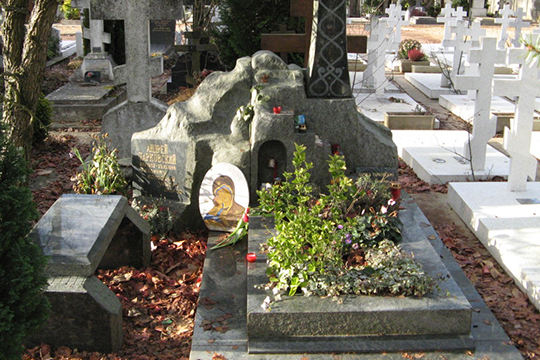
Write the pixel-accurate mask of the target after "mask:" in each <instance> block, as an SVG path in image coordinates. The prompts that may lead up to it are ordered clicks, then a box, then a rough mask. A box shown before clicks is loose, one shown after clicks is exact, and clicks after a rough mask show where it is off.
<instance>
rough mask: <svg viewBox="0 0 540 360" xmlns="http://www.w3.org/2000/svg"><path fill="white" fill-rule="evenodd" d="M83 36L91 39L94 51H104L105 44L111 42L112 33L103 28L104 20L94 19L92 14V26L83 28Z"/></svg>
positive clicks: (91, 46)
mask: <svg viewBox="0 0 540 360" xmlns="http://www.w3.org/2000/svg"><path fill="white" fill-rule="evenodd" d="M83 36H84V38H85V39H89V40H90V48H91V51H92V52H93V53H104V52H105V44H110V43H111V34H109V33H106V32H105V31H104V30H103V20H92V15H90V28H89V29H87V28H83Z"/></svg>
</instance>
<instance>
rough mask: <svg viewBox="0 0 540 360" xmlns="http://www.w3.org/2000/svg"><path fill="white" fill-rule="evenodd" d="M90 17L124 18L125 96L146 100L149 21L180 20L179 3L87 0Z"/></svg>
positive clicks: (171, 0) (148, 89)
mask: <svg viewBox="0 0 540 360" xmlns="http://www.w3.org/2000/svg"><path fill="white" fill-rule="evenodd" d="M90 5H91V7H90V9H91V11H92V16H94V17H95V18H96V19H101V20H124V33H125V39H126V71H127V74H128V76H127V78H128V81H127V86H126V88H127V96H128V100H129V101H131V102H149V101H150V99H151V97H152V87H151V84H150V79H151V71H150V20H171V19H180V18H181V17H182V14H183V9H182V4H181V2H180V3H179V2H178V1H175V0H161V1H160V2H159V6H156V4H155V1H152V0H117V1H110V2H109V1H103V0H91V1H90Z"/></svg>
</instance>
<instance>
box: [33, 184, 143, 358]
mask: <svg viewBox="0 0 540 360" xmlns="http://www.w3.org/2000/svg"><path fill="white" fill-rule="evenodd" d="M29 236H30V237H31V238H32V239H33V240H34V241H35V242H36V243H37V244H38V245H39V246H40V247H41V249H42V251H43V253H44V254H45V255H46V256H47V257H48V263H47V267H46V269H45V271H46V274H47V276H48V277H49V279H48V283H49V285H48V288H47V290H46V291H45V295H46V296H47V298H48V299H49V302H50V303H51V314H50V316H49V319H48V321H47V322H46V323H45V324H44V325H43V326H42V327H41V328H40V329H39V330H38V331H36V332H35V334H34V335H33V336H32V338H30V339H28V341H27V345H31V346H35V345H39V344H41V343H47V344H49V345H51V346H53V347H57V346H68V347H70V348H77V349H79V350H85V351H100V352H115V351H119V350H120V349H121V347H122V338H123V333H122V306H121V304H120V301H119V300H118V299H117V298H116V296H115V295H114V293H113V292H112V291H111V290H109V288H108V287H107V286H105V285H104V284H103V283H102V282H101V281H100V280H99V279H98V278H97V277H95V276H94V273H95V271H96V269H98V268H118V267H121V266H125V265H129V266H133V267H137V268H140V267H143V266H146V265H148V263H149V261H150V226H149V225H148V223H147V222H146V221H145V220H143V219H142V218H141V217H140V215H139V214H138V213H137V212H136V211H135V210H134V209H133V208H132V207H131V206H130V205H129V204H128V202H127V199H126V198H125V197H123V196H113V195H110V196H98V195H62V197H60V199H58V200H57V201H56V202H55V203H54V204H53V206H52V207H51V208H50V209H49V211H47V213H46V214H45V215H44V216H43V217H42V218H41V220H40V221H39V222H38V223H37V225H36V226H35V227H34V228H33V229H32V231H31V232H30V234H29Z"/></svg>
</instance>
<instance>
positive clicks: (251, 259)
mask: <svg viewBox="0 0 540 360" xmlns="http://www.w3.org/2000/svg"><path fill="white" fill-rule="evenodd" d="M246 260H247V261H248V262H255V260H257V254H255V253H248V254H247V255H246Z"/></svg>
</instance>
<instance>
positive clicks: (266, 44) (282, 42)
mask: <svg viewBox="0 0 540 360" xmlns="http://www.w3.org/2000/svg"><path fill="white" fill-rule="evenodd" d="M314 1H315V0H291V11H290V14H291V16H296V17H305V19H306V20H305V23H306V25H305V31H304V33H303V34H288V33H285V34H261V49H262V50H270V51H273V52H275V53H303V54H305V59H304V65H305V66H307V65H308V64H309V56H308V54H309V48H310V44H311V40H312V39H311V33H312V27H313V3H314ZM367 40H368V39H367V36H364V35H347V51H348V52H350V53H357V54H365V53H366V51H367Z"/></svg>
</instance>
